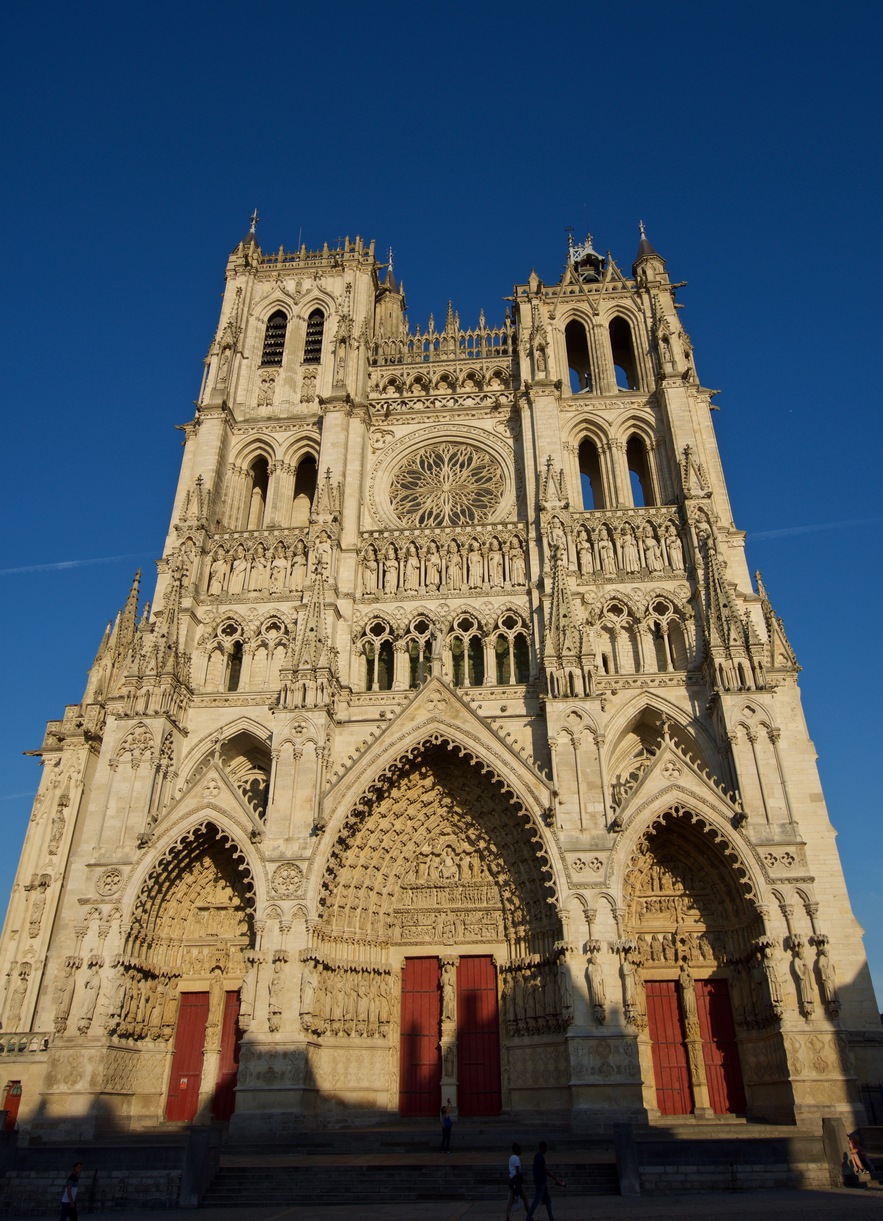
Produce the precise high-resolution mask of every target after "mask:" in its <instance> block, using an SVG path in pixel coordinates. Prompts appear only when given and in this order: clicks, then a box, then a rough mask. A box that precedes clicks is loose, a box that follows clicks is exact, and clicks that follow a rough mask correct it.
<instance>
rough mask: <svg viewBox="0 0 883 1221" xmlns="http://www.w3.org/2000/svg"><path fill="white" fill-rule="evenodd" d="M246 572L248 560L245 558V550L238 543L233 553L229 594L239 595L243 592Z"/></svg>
mask: <svg viewBox="0 0 883 1221" xmlns="http://www.w3.org/2000/svg"><path fill="white" fill-rule="evenodd" d="M247 572H248V560H247V559H246V558H245V548H244V547H243V546H242V544H241V543H240V544H239V546H238V547H237V548H236V550H235V551H234V552H233V566H232V568H231V570H230V593H231V594H241V593H243V592H244V590H245V578H246V574H247Z"/></svg>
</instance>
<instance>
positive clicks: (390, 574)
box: [383, 543, 399, 594]
mask: <svg viewBox="0 0 883 1221" xmlns="http://www.w3.org/2000/svg"><path fill="white" fill-rule="evenodd" d="M398 588H399V561H398V557H397V556H396V549H395V547H394V546H393V545H392V543H390V544H389V546H388V547H387V549H386V551H385V553H384V556H383V592H384V593H385V594H394V593H396V592H397V591H398Z"/></svg>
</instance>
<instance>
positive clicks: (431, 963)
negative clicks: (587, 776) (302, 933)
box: [309, 743, 566, 1115]
mask: <svg viewBox="0 0 883 1221" xmlns="http://www.w3.org/2000/svg"><path fill="white" fill-rule="evenodd" d="M319 903H320V912H321V914H320V918H319V920H318V922H317V925H316V927H315V929H314V930H313V933H314V936H313V950H312V954H311V957H312V959H313V964H314V969H315V971H316V981H315V986H313V985H311V986H310V989H309V991H310V995H311V996H313V997H314V1000H313V1010H312V1014H311V1023H312V1029H313V1030H314V1032H315V1033H316V1034H321V1035H322V1036H323V1038H326V1039H327V1038H328V1037H329V1036H331V1037H332V1038H334V1037H336V1036H339V1035H348V1036H351V1035H352V1034H357V1035H358V1034H365V1035H366V1036H368V1037H369V1038H370V1037H371V1036H372V1035H377V1036H383V1035H384V1034H385V1035H387V1036H388V1037H390V1038H393V1039H394V1038H396V1037H398V1040H399V1053H400V1056H399V1090H398V1104H397V1105H398V1106H399V1109H400V1110H401V1111H402V1112H403V1113H406V1114H427V1115H429V1114H432V1115H435V1114H437V1113H438V1109H439V1106H440V1104H441V1102H442V1101H445V1100H446V1099H447V1098H448V1097H451V1098H453V1099H455V1101H456V1103H457V1105H458V1107H459V1109H460V1112H461V1114H493V1113H496V1112H498V1111H499V1110H500V1105H501V1101H500V1100H501V1084H500V1040H501V1032H502V1037H503V1039H504V1040H508V1041H509V1043H510V1044H514V1045H517V1044H518V1043H519V1041H521V1040H524V1039H528V1038H536V1037H537V1036H543V1035H546V1036H550V1035H551V1036H554V1037H556V1038H557V1039H560V1038H561V1035H562V1032H563V1030H564V1027H565V1020H564V1016H563V1012H564V1008H565V1004H566V1002H565V1000H564V998H563V997H562V996H561V995H560V989H561V985H560V983H559V972H558V969H557V963H558V958H559V955H560V953H561V943H562V930H561V923H560V917H559V915H558V908H557V903H556V899H555V891H554V886H553V881H552V871H551V868H550V864H549V861H548V858H547V856H546V853H545V848H544V845H543V842H542V839H541V836H540V834H539V831H538V828H537V826H536V824H535V823H534V822H533V820H532V818H531V816H530V814H529V813H528V812H527V811H526V810H525V809H524V807H523V806H522V805H521V804H520V802H518V801H517V799H516V798H515V797H514V796H513V795H512V793H511V790H508V789H505V790H504V787H503V785H502V783H501V782H499V781H497V780H496V778H495V777H494V776H493V774H492V773H491V772H490V771H489V770H488V769H487V768H482V767H481V766H479V765H476V764H475V763H473V762H470V761H469V760H468V759H467V758H465V757H464V755H463V754H461V753H460V752H459V751H458V750H457V749H456V748H455V747H453V746H451V745H449V744H447V743H439V744H427V745H425V746H424V747H423V748H422V749H421V750H419V751H416V752H413V753H412V754H411V755H410V756H409V757H407V758H405V759H401V760H399V761H398V762H397V763H396V764H395V765H393V766H392V767H391V768H388V769H387V771H386V772H385V774H384V776H383V778H382V780H381V781H380V782H379V783H378V782H375V783H374V784H373V785H372V787H371V794H370V796H365V797H363V798H362V800H361V801H360V802H358V803H357V804H356V806H355V807H354V808H353V809H352V811H351V813H350V815H349V817H348V818H347V819H346V820H345V821H344V824H343V825H342V827H341V828H340V831H339V834H338V836H337V839H336V842H335V844H334V846H333V848H332V850H331V852H330V855H329V858H328V863H327V867H326V871H325V875H324V879H323V883H322V893H321V897H320V901H319ZM355 964H365V966H361V965H359V966H356V965H355ZM369 964H370V972H369V974H371V975H373V978H369V979H368V980H367V981H366V979H365V973H366V970H367V969H368V965H369ZM347 976H349V978H347ZM342 977H343V978H342ZM360 988H361V989H363V990H365V991H366V992H368V993H370V994H371V995H370V996H366V999H365V1004H364V1014H365V1018H364V1020H363V1019H362V1018H361V1017H360V1016H359V1013H360V1010H359V992H360ZM375 994H376V999H374V1000H372V999H371V997H372V996H375ZM347 997H352V998H354V1000H352V1001H351V1002H348V1001H347ZM348 1004H349V1005H350V1006H351V1012H350V1013H348V1011H347V1010H348ZM374 1015H377V1016H376V1017H375V1016H374Z"/></svg>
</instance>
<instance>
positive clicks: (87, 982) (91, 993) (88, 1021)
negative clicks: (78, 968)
mask: <svg viewBox="0 0 883 1221" xmlns="http://www.w3.org/2000/svg"><path fill="white" fill-rule="evenodd" d="M100 991H101V959H100V958H90V959H89V969H88V971H87V972H86V978H85V979H84V980H83V1004H82V1006H81V1008H80V1017H79V1020H78V1021H77V1030H78V1031H79V1032H80V1034H82V1035H85V1034H88V1033H89V1027H90V1026H91V1025H92V1019H93V1017H94V1016H95V1006H96V1004H97V1003H98V993H99V992H100Z"/></svg>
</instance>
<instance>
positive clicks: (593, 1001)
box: [586, 942, 607, 1026]
mask: <svg viewBox="0 0 883 1221" xmlns="http://www.w3.org/2000/svg"><path fill="white" fill-rule="evenodd" d="M600 957H601V944H600V942H591V943H590V944H589V946H588V955H587V958H586V981H587V983H588V985H589V1003H590V1005H591V1006H592V1015H593V1017H594V1019H595V1021H596V1022H597V1023H598V1025H599V1026H603V1025H604V1023H605V1022H606V1021H607V989H606V987H605V985H604V972H603V970H602V968H601V963H600V961H599V960H600Z"/></svg>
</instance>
